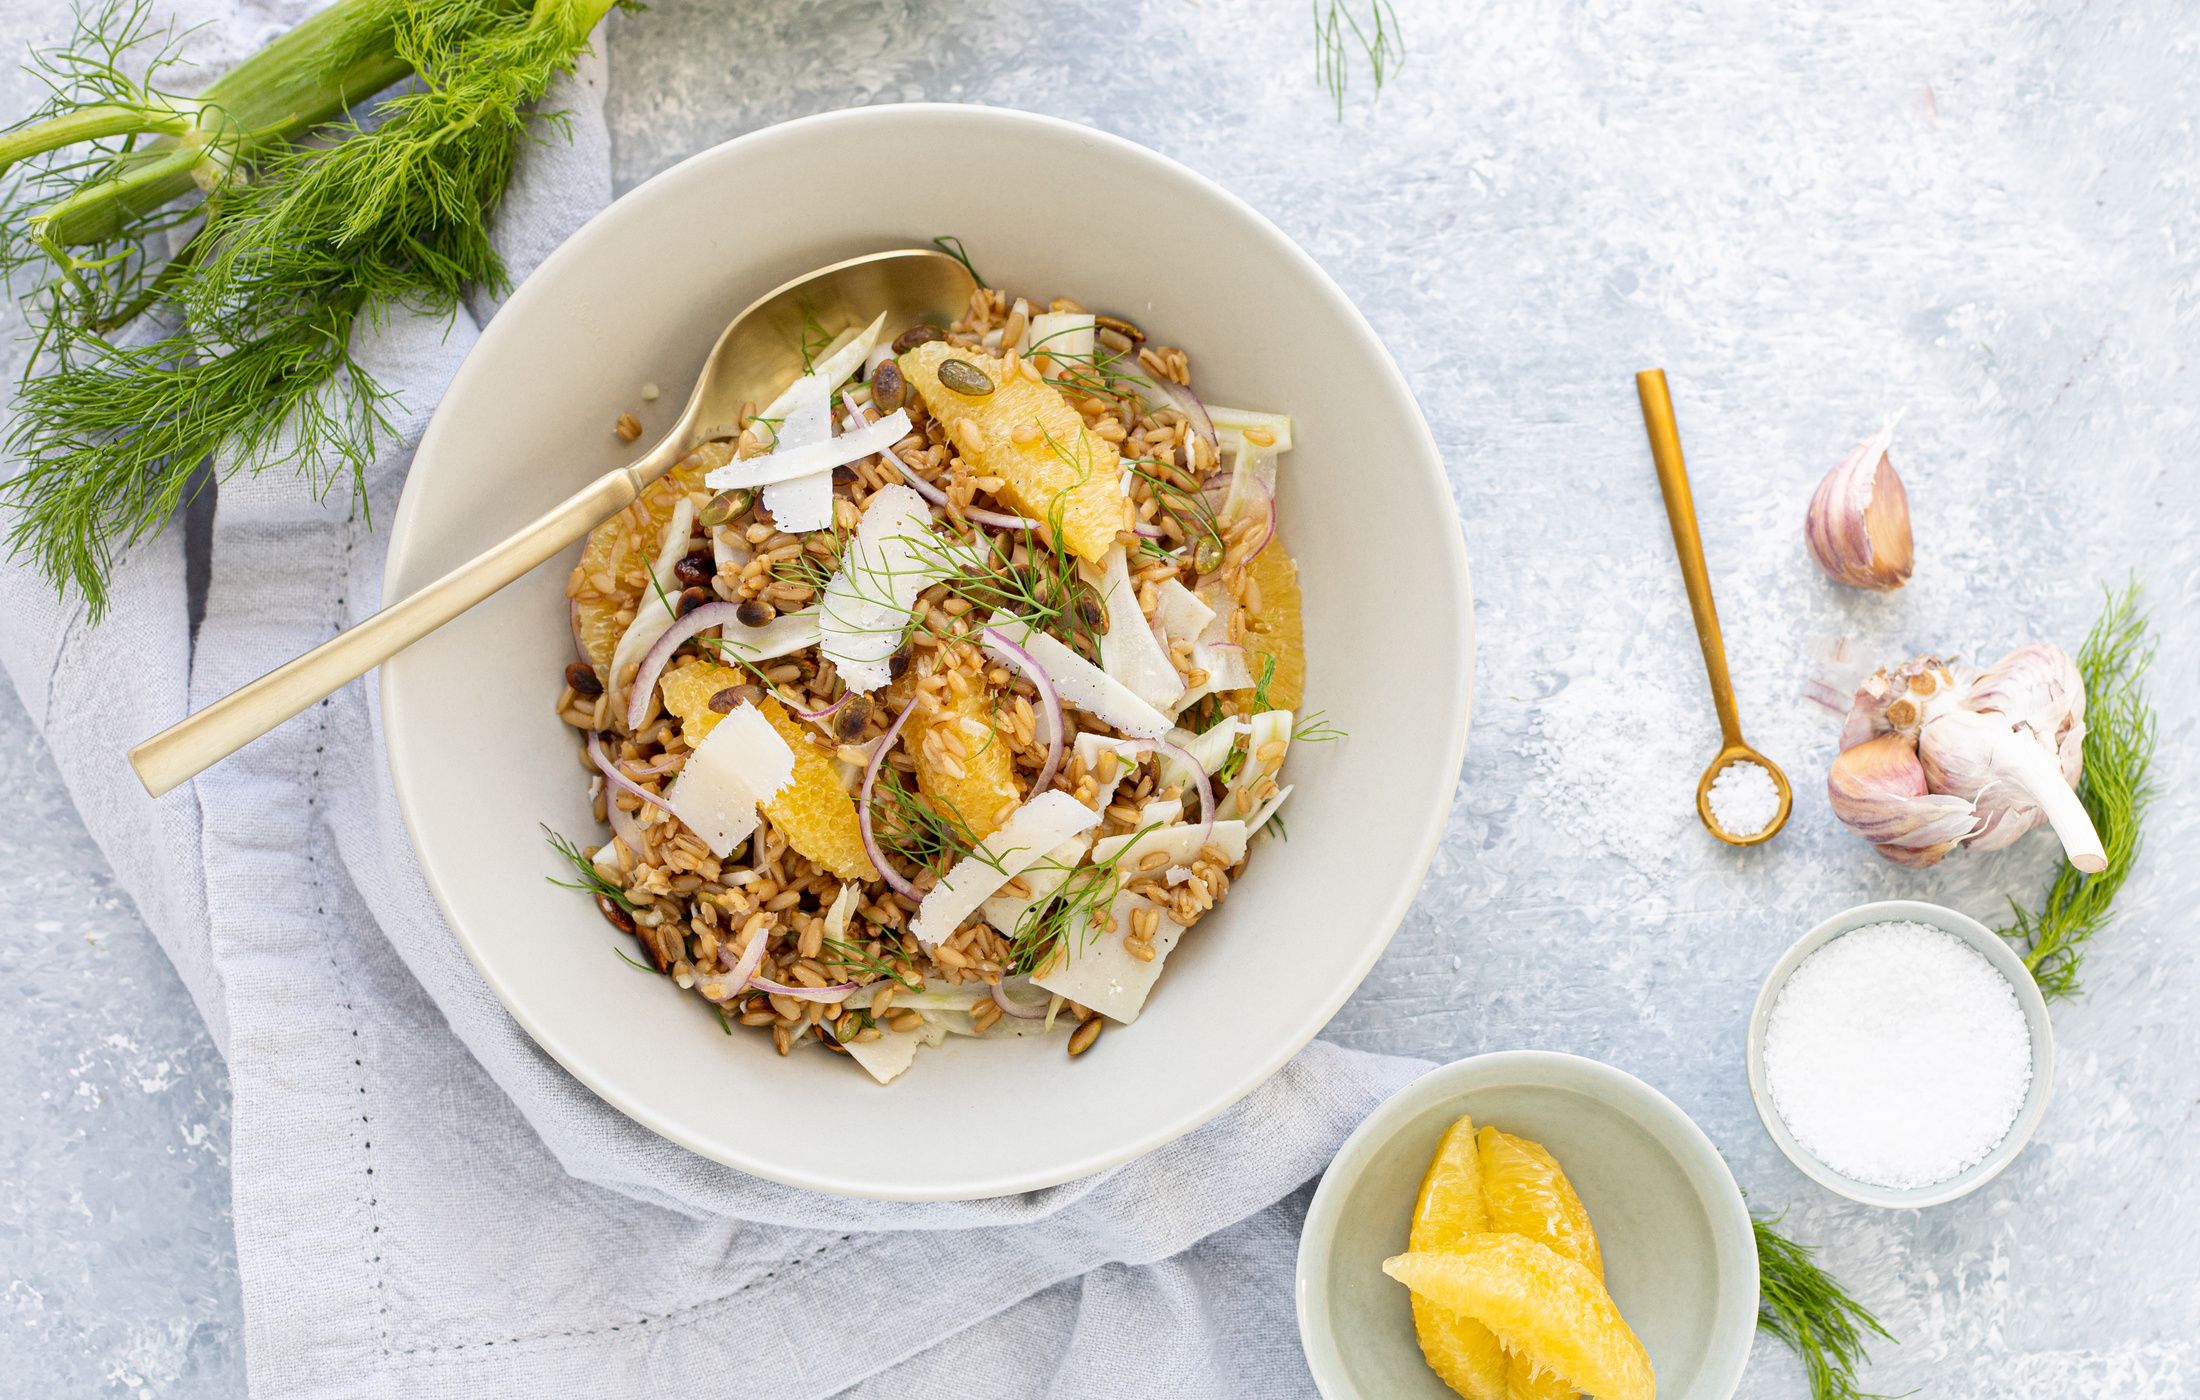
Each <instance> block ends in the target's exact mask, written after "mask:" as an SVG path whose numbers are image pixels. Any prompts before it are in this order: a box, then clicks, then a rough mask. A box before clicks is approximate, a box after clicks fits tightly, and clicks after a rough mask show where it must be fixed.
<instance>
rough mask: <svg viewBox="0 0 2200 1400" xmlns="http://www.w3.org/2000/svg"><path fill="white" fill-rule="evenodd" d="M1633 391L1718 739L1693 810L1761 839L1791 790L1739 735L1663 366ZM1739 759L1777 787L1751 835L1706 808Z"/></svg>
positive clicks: (1734, 840)
mask: <svg viewBox="0 0 2200 1400" xmlns="http://www.w3.org/2000/svg"><path fill="white" fill-rule="evenodd" d="M1635 392H1636V393H1638V394H1640V395H1641V396H1642V422H1643V426H1644V427H1645V428H1647V429H1649V431H1650V456H1651V458H1652V459H1653V460H1655V461H1656V462H1657V464H1658V486H1659V489H1661V490H1662V491H1664V493H1665V518H1666V520H1667V521H1668V522H1669V523H1670V524H1671V525H1672V527H1673V549H1674V551H1675V552H1676V553H1678V554H1679V555H1680V559H1681V579H1682V581H1683V582H1685V583H1686V584H1687V585H1688V611H1689V612H1690V613H1692V614H1694V616H1695V619H1696V640H1697V641H1698V642H1700V643H1702V645H1703V668H1704V671H1705V673H1706V674H1707V675H1708V676H1709V677H1710V680H1711V703H1712V704H1713V705H1714V706H1716V707H1717V708H1718V711H1719V736H1720V741H1721V743H1722V744H1723V745H1724V747H1722V748H1721V749H1720V750H1719V752H1718V754H1717V756H1715V757H1714V758H1713V759H1712V760H1711V766H1710V767H1708V768H1706V769H1704V770H1703V778H1702V780H1701V781H1699V782H1698V783H1697V784H1696V815H1697V816H1698V817H1700V818H1702V819H1703V824H1704V827H1705V829H1706V830H1708V831H1709V832H1710V833H1711V834H1712V835H1713V836H1716V837H1718V838H1719V839H1720V840H1721V841H1724V842H1726V843H1727V844H1728V845H1730V846H1756V845H1761V844H1763V843H1764V842H1766V841H1770V840H1771V839H1772V838H1773V837H1774V836H1775V835H1777V834H1779V831H1780V828H1781V827H1783V826H1786V825H1787V819H1788V811H1789V809H1790V808H1791V807H1793V806H1794V802H1795V794H1794V792H1793V791H1792V790H1790V789H1789V787H1788V780H1787V774H1785V773H1783V772H1781V771H1780V765H1779V764H1777V763H1774V762H1773V761H1772V760H1771V759H1769V758H1766V757H1765V756H1764V755H1763V754H1761V753H1759V752H1757V750H1755V749H1753V748H1751V747H1750V746H1749V745H1748V744H1747V743H1745V742H1744V741H1743V739H1742V721H1741V716H1739V715H1738V714H1736V713H1735V711H1734V684H1733V682H1732V681H1731V680H1729V679H1728V677H1727V674H1726V643H1725V642H1723V641H1721V640H1720V638H1719V613H1718V610H1717V609H1716V608H1714V607H1713V606H1712V605H1711V577H1710V575H1709V574H1707V573H1705V572H1704V566H1703V537H1702V536H1701V535H1699V534H1698V533H1697V531H1696V501H1695V497H1694V496H1693V495H1691V494H1690V492H1689V490H1688V464H1687V463H1686V462H1685V461H1683V460H1682V459H1681V435H1680V430H1679V429H1678V428H1677V427H1675V426H1674V424H1673V398H1672V395H1671V394H1669V393H1668V392H1667V391H1666V387H1665V371H1664V370H1662V369H1646V370H1644V371H1643V372H1642V373H1640V374H1638V375H1636V376H1635ZM1743 759H1747V760H1749V761H1750V762H1751V763H1755V764H1759V765H1761V766H1762V767H1763V768H1764V770H1765V771H1766V772H1767V773H1770V774H1771V775H1772V785H1773V786H1774V787H1775V788H1778V789H1779V792H1780V806H1779V810H1777V811H1775V812H1774V813H1773V814H1772V820H1771V821H1770V822H1767V823H1766V824H1765V829H1764V830H1762V831H1760V832H1757V833H1756V834H1755V835H1752V836H1736V835H1734V834H1733V833H1731V832H1729V831H1727V830H1726V829H1725V828H1724V827H1722V826H1720V825H1719V822H1718V818H1716V817H1714V816H1713V815H1712V814H1711V784H1712V782H1713V781H1714V780H1715V779H1716V778H1717V777H1718V776H1719V773H1720V771H1721V770H1722V769H1724V768H1725V767H1726V766H1727V765H1728V764H1730V763H1735V762H1738V761H1740V760H1743Z"/></svg>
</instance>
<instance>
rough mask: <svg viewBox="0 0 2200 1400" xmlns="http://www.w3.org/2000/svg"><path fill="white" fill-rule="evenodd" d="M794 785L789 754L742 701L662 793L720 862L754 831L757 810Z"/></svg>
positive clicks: (761, 718) (775, 733)
mask: <svg viewBox="0 0 2200 1400" xmlns="http://www.w3.org/2000/svg"><path fill="white" fill-rule="evenodd" d="M793 781H794V750H793V749H791V748H788V747H787V741H786V740H785V739H782V738H780V737H779V731H778V730H776V729H774V728H772V724H771V721H770V720H768V719H766V718H764V713H763V711H761V710H759V709H757V708H756V706H754V705H752V704H750V703H749V702H748V701H746V700H744V701H742V702H741V703H740V704H738V705H735V706H734V707H733V709H732V710H731V711H730V712H728V713H727V715H726V717H725V718H724V719H722V720H720V721H718V723H717V725H716V726H715V727H714V728H712V730H711V731H710V733H709V735H708V736H706V737H705V738H704V740H703V742H702V743H701V744H700V745H699V746H697V748H696V749H695V751H694V752H693V753H691V754H689V755H688V761H687V763H686V765H685V766H684V767H682V768H681V769H680V776H679V777H677V778H675V779H673V780H672V784H671V785H670V786H669V787H667V788H666V789H665V805H666V806H668V807H670V808H671V809H672V810H673V812H674V813H675V814H676V815H677V816H678V817H679V818H680V820H681V821H682V822H684V823H686V824H687V827H688V829H689V830H690V831H693V832H694V833H695V834H696V835H697V836H700V837H702V838H703V844H704V845H706V846H708V847H710V853H711V854H712V855H714V856H716V857H718V858H719V859H720V860H724V859H725V858H726V857H727V856H729V855H731V854H732V853H733V848H734V847H736V846H738V845H740V844H741V843H742V842H743V841H746V840H748V839H749V835H750V833H751V832H753V831H755V830H756V825H757V815H756V809H757V805H758V804H759V803H763V802H768V801H770V800H771V799H772V798H773V797H775V796H777V795H778V794H779V791H780V789H782V788H784V787H786V786H787V784H788V783H790V782H793Z"/></svg>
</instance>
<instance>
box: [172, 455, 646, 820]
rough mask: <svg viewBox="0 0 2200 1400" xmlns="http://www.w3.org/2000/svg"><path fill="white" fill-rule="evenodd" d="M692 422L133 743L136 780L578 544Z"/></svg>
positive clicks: (367, 665) (238, 739) (186, 772)
mask: <svg viewBox="0 0 2200 1400" xmlns="http://www.w3.org/2000/svg"><path fill="white" fill-rule="evenodd" d="M686 429H687V424H686V422H685V421H684V420H683V421H682V423H681V425H680V427H679V429H677V430H675V432H674V433H672V434H671V435H669V436H667V437H666V438H665V440H664V441H663V442H660V443H658V444H657V446H656V447H655V448H653V449H651V451H650V453H649V455H648V456H646V457H644V458H643V459H642V460H641V461H639V462H636V463H633V464H631V465H629V466H624V467H618V468H615V469H613V470H611V471H608V472H606V473H604V474H603V475H602V476H600V477H598V478H596V480H594V481H592V482H590V483H589V484H588V485H586V486H584V487H582V488H581V489H580V490H578V491H576V492H574V493H573V494H572V495H570V496H568V497H566V498H565V499H564V500H563V501H560V502H559V503H558V504H557V505H555V506H552V507H551V508H550V509H549V510H547V511H545V512H544V513H543V514H541V515H539V516H537V517H535V519H533V520H531V521H529V522H528V523H527V524H526V525H523V526H521V527H520V529H519V530H518V531H517V532H516V533H514V534H512V535H511V536H509V537H508V538H506V539H505V540H504V541H502V542H501V543H499V544H495V545H492V546H490V547H489V548H488V549H486V550H483V551H482V552H481V553H480V554H477V555H475V556H474V557H473V558H472V559H469V560H467V561H466V562H465V563H463V564H461V565H459V566H458V567H457V568H455V569H453V570H451V571H450V572H449V573H447V574H445V575H443V577H441V578H439V579H437V580H436V581H435V582H433V583H431V584H429V585H427V586H426V587H425V588H422V589H421V590H420V591H419V592H417V593H414V594H412V595H411V596H410V597H407V598H404V599H402V600H400V601H398V602H396V603H392V604H391V605H390V606H388V607H386V608H384V609H382V611H380V612H378V613H376V614H375V615H374V616H372V617H370V618H368V619H367V620H366V621H364V622H362V623H360V624H359V625H358V626H357V627H354V628H352V629H351V630H350V631H348V632H340V633H338V634H337V635H336V636H334V637H332V638H330V639H329V640H328V641H325V642H323V643H321V645H319V646H317V647H315V648H314V649H313V650H311V651H309V652H307V653H306V654H305V655H303V656H300V657H297V658H296V659H294V660H291V661H286V662H284V663H283V664H282V665H280V666H278V667H276V668H275V669H274V670H272V671H270V672H268V673H267V674H266V675H264V676H262V677H260V678H259V679H258V680H256V681H253V682H252V683H251V684H249V685H245V686H241V687H239V688H238V689H236V690H233V691H231V692H230V693H229V694H227V695H225V696H223V697H222V698H221V699H219V700H216V701H215V702H214V703H213V704H211V705H208V706H207V707H206V708H205V709H203V710H200V711H199V712H198V713H197V714H194V715H191V716H189V717H187V718H185V719H183V720H180V721H178V722H177V723H175V724H173V725H171V726H169V727H168V728H166V729H164V730H162V731H161V732H160V733H158V734H155V735H154V736H153V737H152V738H150V739H147V740H146V741H145V742H143V743H141V744H139V745H138V746H137V747H136V748H134V749H132V750H130V766H131V767H132V768H135V769H136V770H137V775H138V780H139V781H140V782H142V783H144V784H145V790H146V791H147V792H149V793H151V794H152V795H153V796H155V797H158V796H160V795H161V794H162V793H164V792H167V791H168V790H169V789H170V788H173V787H176V786H177V785H178V784H181V783H185V782H188V781H190V780H191V779H192V778H195V777H197V776H198V775H199V774H200V773H202V772H204V771H205V770H206V769H208V768H210V767H212V766H213V765H214V764H216V763H219V762H221V761H222V760H223V759H225V758H227V757H229V755H231V754H233V753H235V752H236V751H237V750H239V749H241V748H243V747H244V746H245V745H246V744H249V743H251V742H252V741H253V740H254V739H257V738H259V737H260V736H261V735H262V734H265V733H267V732H268V731H269V730H270V729H273V728H274V727H275V726H276V725H279V724H281V723H282V722H283V721H285V720H287V719H289V718H291V717H292V716H293V715H296V714H298V713H299V712H300V711H302V710H304V709H305V708H306V707H307V706H309V705H311V704H313V703H314V702H315V701H317V700H321V699H325V698H326V697H328V696H329V695H332V694H334V693H335V692H336V691H338V690H341V689H342V688H343V687H344V686H346V685H348V684H350V683H351V682H352V681H355V680H357V679H358V678H359V677H361V676H363V675H365V674H366V673H367V672H368V671H371V670H373V669H374V668H375V667H376V666H379V665H381V664H382V663H383V662H384V661H387V660H389V659H390V658H391V657H392V656H395V655H396V654H397V653H399V652H401V651H403V650H404V649H405V648H406V647H409V646H411V645H412V644H413V643H414V642H417V641H419V640H420V639H421V638H422V637H425V636H427V635H428V634H429V633H430V632H433V631H435V630H436V629H437V628H438V627H441V626H442V625H443V624H444V623H446V622H449V621H450V620H451V619H452V618H454V617H457V616H458V615H459V614H460V613H462V612H465V611H466V610H467V609H468V608H471V607H473V606H474V605H475V604H476V603H479V602H480V601H482V600H483V599H484V598H487V597H488V596H489V595H490V594H492V593H495V592H496V591H497V590H498V589H501V588H503V587H504V586H505V585H506V584H508V583H511V582H512V581H513V580H515V579H517V578H518V577H519V576H520V575H522V574H524V573H526V572H527V571H528V570H529V569H532V568H534V567H535V566H536V565H537V564H540V563H542V562H543V561H544V560H546V559H548V558H550V557H551V556H552V555H554V554H556V553H557V552H558V551H559V550H561V549H564V548H565V547H566V546H567V545H570V544H572V543H573V542H574V541H575V540H577V539H579V538H580V537H581V536H583V535H585V534H587V533H588V532H589V531H590V530H592V529H594V528H595V527H596V526H597V525H598V524H600V523H601V522H603V521H604V520H606V519H608V518H609V517H610V516H612V515H613V514H615V513H616V512H618V511H620V510H623V509H625V508H626V507H627V506H628V505H629V504H630V503H632V502H633V500H634V499H635V497H637V496H639V495H640V494H641V493H642V492H643V491H644V490H645V489H647V488H648V486H649V484H650V483H651V482H653V481H655V480H656V479H657V478H658V477H660V476H663V475H664V474H665V472H667V471H668V470H670V469H671V467H672V465H673V464H674V463H675V462H677V461H679V460H680V457H681V456H682V455H684V454H683V448H682V441H683V440H684V435H685V433H686Z"/></svg>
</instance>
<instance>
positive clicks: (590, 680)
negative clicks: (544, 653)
mask: <svg viewBox="0 0 2200 1400" xmlns="http://www.w3.org/2000/svg"><path fill="white" fill-rule="evenodd" d="M565 683H566V684H567V685H569V686H571V687H573V693H574V694H575V695H585V696H588V697H590V698H593V697H595V696H598V695H601V694H603V682H602V681H600V680H598V679H597V678H596V668H595V667H593V666H591V665H589V664H588V663H587V662H585V661H576V662H574V663H573V664H572V665H570V666H568V667H566V668H565Z"/></svg>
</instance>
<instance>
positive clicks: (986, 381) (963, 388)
mask: <svg viewBox="0 0 2200 1400" xmlns="http://www.w3.org/2000/svg"><path fill="white" fill-rule="evenodd" d="M940 383H942V384H944V385H946V386H947V387H948V388H950V389H953V390H954V391H955V392H956V393H958V394H968V395H969V396H970V397H972V398H974V399H982V398H984V397H985V396H986V395H987V394H990V393H992V392H993V380H992V379H991V378H990V377H988V376H987V374H986V372H985V371H984V370H982V369H979V368H978V367H977V366H976V365H974V364H972V363H970V361H968V360H955V359H947V360H942V361H940Z"/></svg>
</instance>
